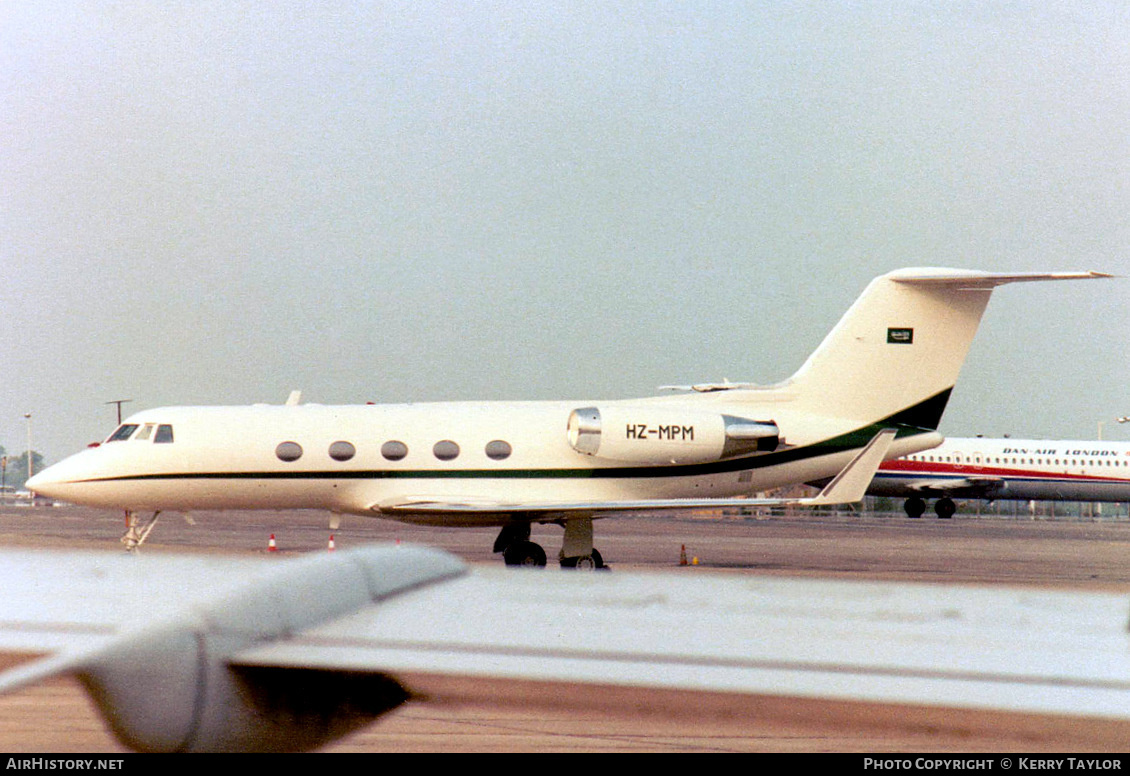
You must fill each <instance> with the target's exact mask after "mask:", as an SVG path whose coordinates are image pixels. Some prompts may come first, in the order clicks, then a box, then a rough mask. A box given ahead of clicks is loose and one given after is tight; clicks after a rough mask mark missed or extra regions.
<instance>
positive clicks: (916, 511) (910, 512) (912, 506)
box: [902, 496, 926, 517]
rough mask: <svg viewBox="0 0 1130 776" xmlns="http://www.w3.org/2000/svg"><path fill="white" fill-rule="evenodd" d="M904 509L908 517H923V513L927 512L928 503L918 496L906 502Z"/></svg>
mask: <svg viewBox="0 0 1130 776" xmlns="http://www.w3.org/2000/svg"><path fill="white" fill-rule="evenodd" d="M902 508H903V509H905V510H906V516H907V517H922V513H923V512H925V511H926V502H925V501H923V500H922V499H920V498H918V496H912V497H911V498H908V499H907V500H906V503H905V504H903V505H902Z"/></svg>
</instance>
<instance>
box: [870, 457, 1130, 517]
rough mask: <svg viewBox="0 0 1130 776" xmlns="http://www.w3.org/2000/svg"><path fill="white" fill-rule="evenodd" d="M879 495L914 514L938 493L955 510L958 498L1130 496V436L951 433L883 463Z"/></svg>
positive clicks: (875, 488)
mask: <svg viewBox="0 0 1130 776" xmlns="http://www.w3.org/2000/svg"><path fill="white" fill-rule="evenodd" d="M867 492H868V494H870V495H872V496H900V497H903V498H905V499H906V503H905V505H904V507H905V509H906V514H907V515H908V516H909V517H921V516H922V513H923V512H925V511H926V499H927V498H937V502H936V503H935V504H934V511H935V512H936V513H937V515H938V517H941V518H948V517H952V516H953V514H954V510H955V508H956V507H955V505H954V501H953V500H954V499H955V498H977V499H985V500H988V501H996V500H1001V499H1009V500H1017V501H1106V502H1112V501H1113V502H1117V501H1130V442H1080V441H1051V440H1046V439H1011V438H1007V437H1006V438H1003V439H986V438H984V437H972V438H956V437H954V438H947V439H946V441H945V442H944V443H942V444H941V445H940V446H938V447H935V448H934V449H932V450H926V451H923V452H918V453H913V454H911V455H907V456H904V457H902V458H899V459H897V460H893V461H886V462H884V463H883V464H882V466H880V467H879V471H878V472H877V473H876V475H875V479H874V480H872V482H871V487H869V488H868V489H867Z"/></svg>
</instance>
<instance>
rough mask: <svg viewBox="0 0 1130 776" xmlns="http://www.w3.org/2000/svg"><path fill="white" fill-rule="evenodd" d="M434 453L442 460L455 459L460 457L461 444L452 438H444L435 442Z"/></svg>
mask: <svg viewBox="0 0 1130 776" xmlns="http://www.w3.org/2000/svg"><path fill="white" fill-rule="evenodd" d="M432 453H433V454H434V455H435V457H436V458H438V459H440V460H441V461H453V460H455V459H456V458H458V457H459V445H457V444H455V443H454V442H452V441H451V440H450V439H444V440H441V441H439V442H436V443H435V446H434V447H432Z"/></svg>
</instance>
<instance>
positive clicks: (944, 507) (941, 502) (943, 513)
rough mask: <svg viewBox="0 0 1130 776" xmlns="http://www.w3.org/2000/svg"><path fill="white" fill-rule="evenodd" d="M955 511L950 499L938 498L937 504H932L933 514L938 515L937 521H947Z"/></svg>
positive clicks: (955, 508)
mask: <svg viewBox="0 0 1130 776" xmlns="http://www.w3.org/2000/svg"><path fill="white" fill-rule="evenodd" d="M956 511H957V506H956V505H955V504H954V503H953V499H952V498H940V499H938V503H936V504H934V512H935V513H936V514H937V515H938V519H939V520H949V519H950V518H951V517H953V513H954V512H956Z"/></svg>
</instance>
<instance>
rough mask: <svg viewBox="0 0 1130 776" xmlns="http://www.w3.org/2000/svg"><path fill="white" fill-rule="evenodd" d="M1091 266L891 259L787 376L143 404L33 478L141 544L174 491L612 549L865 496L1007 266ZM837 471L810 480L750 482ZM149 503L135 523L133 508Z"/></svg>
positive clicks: (184, 497)
mask: <svg viewBox="0 0 1130 776" xmlns="http://www.w3.org/2000/svg"><path fill="white" fill-rule="evenodd" d="M1096 277H1109V276H1107V275H1102V274H1101V273H1095V272H1063V273H1019V274H992V273H987V272H979V271H974V270H956V269H939V268H924V269H903V270H897V271H894V272H891V273H889V274H887V275H883V276H881V277H879V278H876V279H875V280H873V281H872V282H871V283H870V284H869V285H868V286H867V288H866V289H865V290H864V292H863V294H862V296H860V298H859V299H858V300H857V301H856V302H855V304H854V305H852V307H851V309H849V310H848V312H847V313H846V314H845V315H844V317H843V318H842V319H841V320H840V322H839V323H838V324H837V325H836V327H835V328H834V329H833V330H832V332H831V333H830V334H829V335H828V336H827V337H826V338H825V339H824V341H823V342H822V343H821V345H820V346H819V347H818V348H817V349H816V351H815V352H814V353H813V354H812V355H811V356H810V357H809V358H808V360H807V361H806V362H805V363H804V364H803V365H802V366H801V368H800V369H799V370H798V371H797V372H796V374H794V375H793V376H792V377H791V378H789V379H787V380H785V381H784V382H781V383H777V384H774V385H766V386H757V385H753V384H750V383H730V382H722V383H707V384H700V385H691V386H683V388H684V390H683V391H682V392H680V393H677V394H672V395H665V396H658V397H651V398H643V399H631V400H616V401H592V400H583V401H539V402H509V401H493V402H447V403H426V404H397V405H358V406H320V405H314V404H307V405H303V404H301V403H299V402H298V401H297V400H296V399H295V397H293V396H292V400H291V401H288V402H287V404H286V405H276V406H268V405H255V406H249V407H164V408H159V409H153V410H146V411H144V412H140V413H137V414H135V415H133V416H132V417H130V418H128V419H127V420H126V421H125V422H124V423H123V424H122V425H121V426H119V427H118V429H117V430H115V431H114V433H112V434H111V435H110V436H109V438H108V439H106V441H105V442H103V443H102V444H100V445H98V446H97V447H92V448H89V449H87V450H85V451H83V452H81V453H78V454H76V455H74V456H71V457H69V458H67V459H65V460H63V461H61V462H60V463H58V464H56V465H54V466H51V467H49V468H47V469H45V470H44V471H43V472H41V473H40V474H38V475H36V476H35V477H33V478H32V479H31V480H30V481H29V482H28V487H29V488H30V489H33V490H34V491H36V492H37V493H40V494H42V495H45V496H49V497H51V498H55V499H60V500H63V501H69V502H72V503H78V504H86V505H91V506H99V507H111V508H118V509H124V510H127V512H128V513H129V515H130V521H129V523H130V527H129V531H128V532H127V534H126V536H125V537H124V539H123V541H125V542H126V544H127V546H129V547H136V546H137V545H139V544H140V543H141V542H143V541H144V540H145V537H146V536H147V535H148V533H149V531H150V530H151V529H152V528H153V525H154V523H155V520H156V518H157V515H158V514H160V512H161V511H162V510H174V511H189V510H198V509H324V510H329V511H330V512H332V513H334V514H335V518H334V519H335V520H336V515H338V514H354V515H366V516H371V517H372V516H375V517H387V518H392V519H395V520H401V521H404V522H409V523H418V524H428V525H464V526H499V527H501V532H500V533H499V536H498V538H497V540H496V541H495V545H494V550H495V552H501V553H502V554H503V557H504V559H505V561H506V563H507V564H509V565H535V566H541V565H544V564H545V562H546V555H545V551H544V550H543V549H542V548H541V547H540V546H539V545H537V544H535V543H533V542H531V541H530V527H531V525H532V524H533V523H556V524H558V525H562V526H563V527H564V529H565V537H564V542H563V546H562V548H561V551H560V553H559V559H560V562H561V565H562V566H567V567H584V568H599V567H601V566H602V565H603V559H602V558H601V555H600V552H599V551H598V550H596V549H595V548H594V547H593V529H592V521H593V519H594V518H599V517H605V516H607V515H610V514H613V513H616V512H624V511H631V512H647V511H652V510H679V509H682V510H686V509H696V508H709V507H724V506H749V505H757V504H767V503H771V504H784V503H806V504H819V503H831V502H844V501H856V500H859V499H860V498H861V497H862V492H860V493H859V494H858V495H857V494H856V493H855V492H854V491H855V488H854V483H855V482H856V481H857V480H858V479H859V478H860V473H861V471H862V473H864V474H867V476H868V477H869V476H870V474H871V473H872V472H869V471H865V470H866V469H867V468H868V467H869V466H871V461H870V459H869V456H870V457H873V456H874V455H875V454H876V451H878V457H879V458H893V457H898V456H905V455H909V454H912V453H915V452H919V451H921V450H926V449H929V448H932V447H935V446H937V445H938V444H939V443H941V441H942V437H941V435H940V434H938V432H937V428H938V423H939V421H940V420H941V417H942V412H943V410H944V409H945V406H946V402H947V400H948V398H949V395H950V391H951V390H952V389H953V386H954V384H955V382H956V380H957V376H958V372H959V371H960V369H961V365H962V363H963V362H964V360H965V356H966V353H967V351H968V349H969V346H970V343H971V342H972V340H973V335H974V334H975V333H976V331H977V326H978V324H979V323H980V320H981V315H982V313H983V312H984V310H985V306H986V305H987V304H988V301H989V297H990V295H991V293H992V290H993V289H994V288H995V287H996V286H999V285H1002V284H1005V283H1012V282H1018V281H1033V280H1065V279H1081V278H1096ZM884 430H890V431H891V432H893V433H890V434H882V433H881V432H883V431H884ZM869 443H870V444H872V446H871V447H870V448H869V451H868V454H865V453H861V449H863V448H866V447H867V446H868V445H869ZM857 456H858V457H857ZM853 460H854V462H855V463H854V465H850V464H852V462H853ZM837 473H840V475H841V476H840V477H838V478H837V480H836V481H834V482H833V483H831V484H830V485H829V486H828V488H827V489H826V490H825V491H824V492H822V493H821V494H820V495H819V496H817V497H815V498H814V499H807V500H799V501H798V500H796V499H790V500H783V499H774V500H754V499H750V498H749V496H750V495H751V494H753V493H756V492H758V491H764V490H766V489H769V488H775V487H779V486H783V485H789V484H794V483H802V482H808V481H811V480H816V479H821V478H826V477H830V476H834V475H836V474H837ZM845 494H846V495H845ZM150 511H151V512H152V513H153V516H152V518H150V519H149V520H148V522H146V523H145V524H144V525H142V524H140V522H139V521H138V520H137V517H136V514H137V513H138V512H150Z"/></svg>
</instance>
